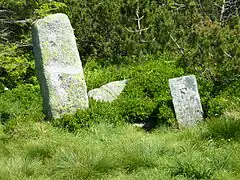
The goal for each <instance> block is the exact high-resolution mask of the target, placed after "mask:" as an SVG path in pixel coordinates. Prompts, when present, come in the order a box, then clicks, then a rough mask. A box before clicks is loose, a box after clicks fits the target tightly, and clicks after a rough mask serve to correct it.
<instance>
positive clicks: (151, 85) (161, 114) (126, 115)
mask: <svg viewBox="0 0 240 180" xmlns="http://www.w3.org/2000/svg"><path fill="white" fill-rule="evenodd" d="M152 58H154V57H152ZM170 58H171V57H169V56H167V55H165V56H164V55H163V56H160V57H158V59H152V60H150V59H149V60H148V61H146V62H144V63H140V64H138V65H136V66H135V67H134V66H128V67H126V66H125V67H120V68H116V67H114V66H111V67H108V68H102V67H101V66H100V65H97V64H98V63H97V62H90V65H88V64H86V69H85V70H86V79H87V86H88V87H90V88H97V87H99V86H101V85H103V84H105V83H107V82H109V81H114V80H122V79H128V84H127V86H126V88H125V90H124V92H123V93H122V94H121V95H120V96H119V97H118V99H117V100H115V101H113V102H112V103H104V102H95V101H94V100H91V101H90V108H89V109H87V110H86V111H82V110H79V111H78V113H76V114H75V115H74V116H69V115H66V116H64V117H63V118H62V119H58V120H56V121H54V124H55V125H56V126H60V127H65V128H68V129H69V130H70V131H75V130H76V129H78V128H80V127H88V126H89V125H91V123H98V122H102V121H104V122H105V121H106V122H112V123H118V122H148V121H155V122H156V123H158V124H160V123H174V121H175V118H174V113H173V107H172V102H171V95H170V90H169V86H168V80H169V79H170V78H174V77H177V76H181V75H183V74H184V72H183V70H182V69H181V68H177V67H176V66H175V65H174V61H170ZM90 77H91V78H90ZM90 79H91V80H90Z"/></svg>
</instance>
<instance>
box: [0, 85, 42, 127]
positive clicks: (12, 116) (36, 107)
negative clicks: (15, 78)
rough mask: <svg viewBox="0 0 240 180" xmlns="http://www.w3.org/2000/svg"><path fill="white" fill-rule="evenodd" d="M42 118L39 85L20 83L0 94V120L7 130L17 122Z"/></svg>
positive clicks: (35, 120)
mask: <svg viewBox="0 0 240 180" xmlns="http://www.w3.org/2000/svg"><path fill="white" fill-rule="evenodd" d="M43 119H44V115H43V113H42V99H41V96H40V88H39V86H36V85H35V86H34V85H32V84H26V85H20V86H18V87H17V88H15V89H13V90H9V91H6V92H4V93H2V94H1V95H0V122H1V123H2V124H4V125H5V128H6V129H7V130H11V129H13V128H14V126H15V125H16V124H18V123H19V122H29V121H34V122H37V121H41V120H43Z"/></svg>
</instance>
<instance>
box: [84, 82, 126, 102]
mask: <svg viewBox="0 0 240 180" xmlns="http://www.w3.org/2000/svg"><path fill="white" fill-rule="evenodd" d="M127 82H128V80H123V81H113V82H110V83H107V84H105V85H103V86H101V87H100V88H97V89H92V90H90V91H89V92H88V96H89V97H90V98H93V99H94V100H96V101H104V102H112V101H114V100H115V99H117V97H118V96H119V95H120V94H121V92H122V91H123V90H124V87H125V86H126V84H127Z"/></svg>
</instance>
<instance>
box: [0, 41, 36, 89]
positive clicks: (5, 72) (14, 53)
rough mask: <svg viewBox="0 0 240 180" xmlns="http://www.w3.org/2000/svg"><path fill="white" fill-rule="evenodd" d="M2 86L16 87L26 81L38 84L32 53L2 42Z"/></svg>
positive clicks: (0, 58)
mask: <svg viewBox="0 0 240 180" xmlns="http://www.w3.org/2000/svg"><path fill="white" fill-rule="evenodd" d="M0 51H1V53H0V74H1V76H0V86H2V87H3V86H5V87H7V88H14V87H16V86H17V85H20V84H24V83H32V84H36V82H37V81H36V77H35V69H34V68H35V66H34V61H33V56H32V53H24V51H22V50H21V49H19V48H17V47H16V46H12V45H1V44H0Z"/></svg>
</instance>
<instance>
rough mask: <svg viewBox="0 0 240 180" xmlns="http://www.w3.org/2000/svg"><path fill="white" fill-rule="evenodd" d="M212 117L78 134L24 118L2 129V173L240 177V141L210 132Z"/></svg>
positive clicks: (101, 127) (73, 176) (70, 176)
mask: <svg viewBox="0 0 240 180" xmlns="http://www.w3.org/2000/svg"><path fill="white" fill-rule="evenodd" d="M211 123H215V122H213V121H210V122H208V123H203V124H200V125H199V126H198V127H196V128H192V129H185V130H177V129H171V128H169V127H160V128H158V129H156V130H155V131H153V132H151V133H148V132H145V131H144V130H142V129H140V128H138V127H133V126H132V125H131V124H119V125H117V126H113V125H110V124H98V125H96V126H94V125H93V126H92V127H90V129H88V130H79V131H78V132H77V133H76V134H71V133H69V132H66V131H64V130H61V129H57V128H54V127H52V126H51V124H49V123H34V122H32V123H23V124H19V125H18V126H16V127H15V131H14V132H11V134H8V133H4V132H2V131H1V133H0V136H1V140H0V143H1V147H0V152H1V153H0V178H1V179H152V180H153V179H214V178H215V179H216V178H217V179H228V178H229V179H238V178H239V172H240V169H239V167H240V160H238V159H239V158H238V157H239V154H240V148H239V147H240V144H239V141H238V139H233V138H232V139H231V140H229V139H221V138H220V139H219V138H213V136H211V137H212V138H209V137H210V136H206V133H208V134H209V133H210V131H212V130H213V129H211V128H209V127H210V124H211ZM218 126H219V128H220V127H221V126H220V125H218ZM224 127H225V126H224ZM213 132H214V130H213ZM213 132H212V133H213Z"/></svg>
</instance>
